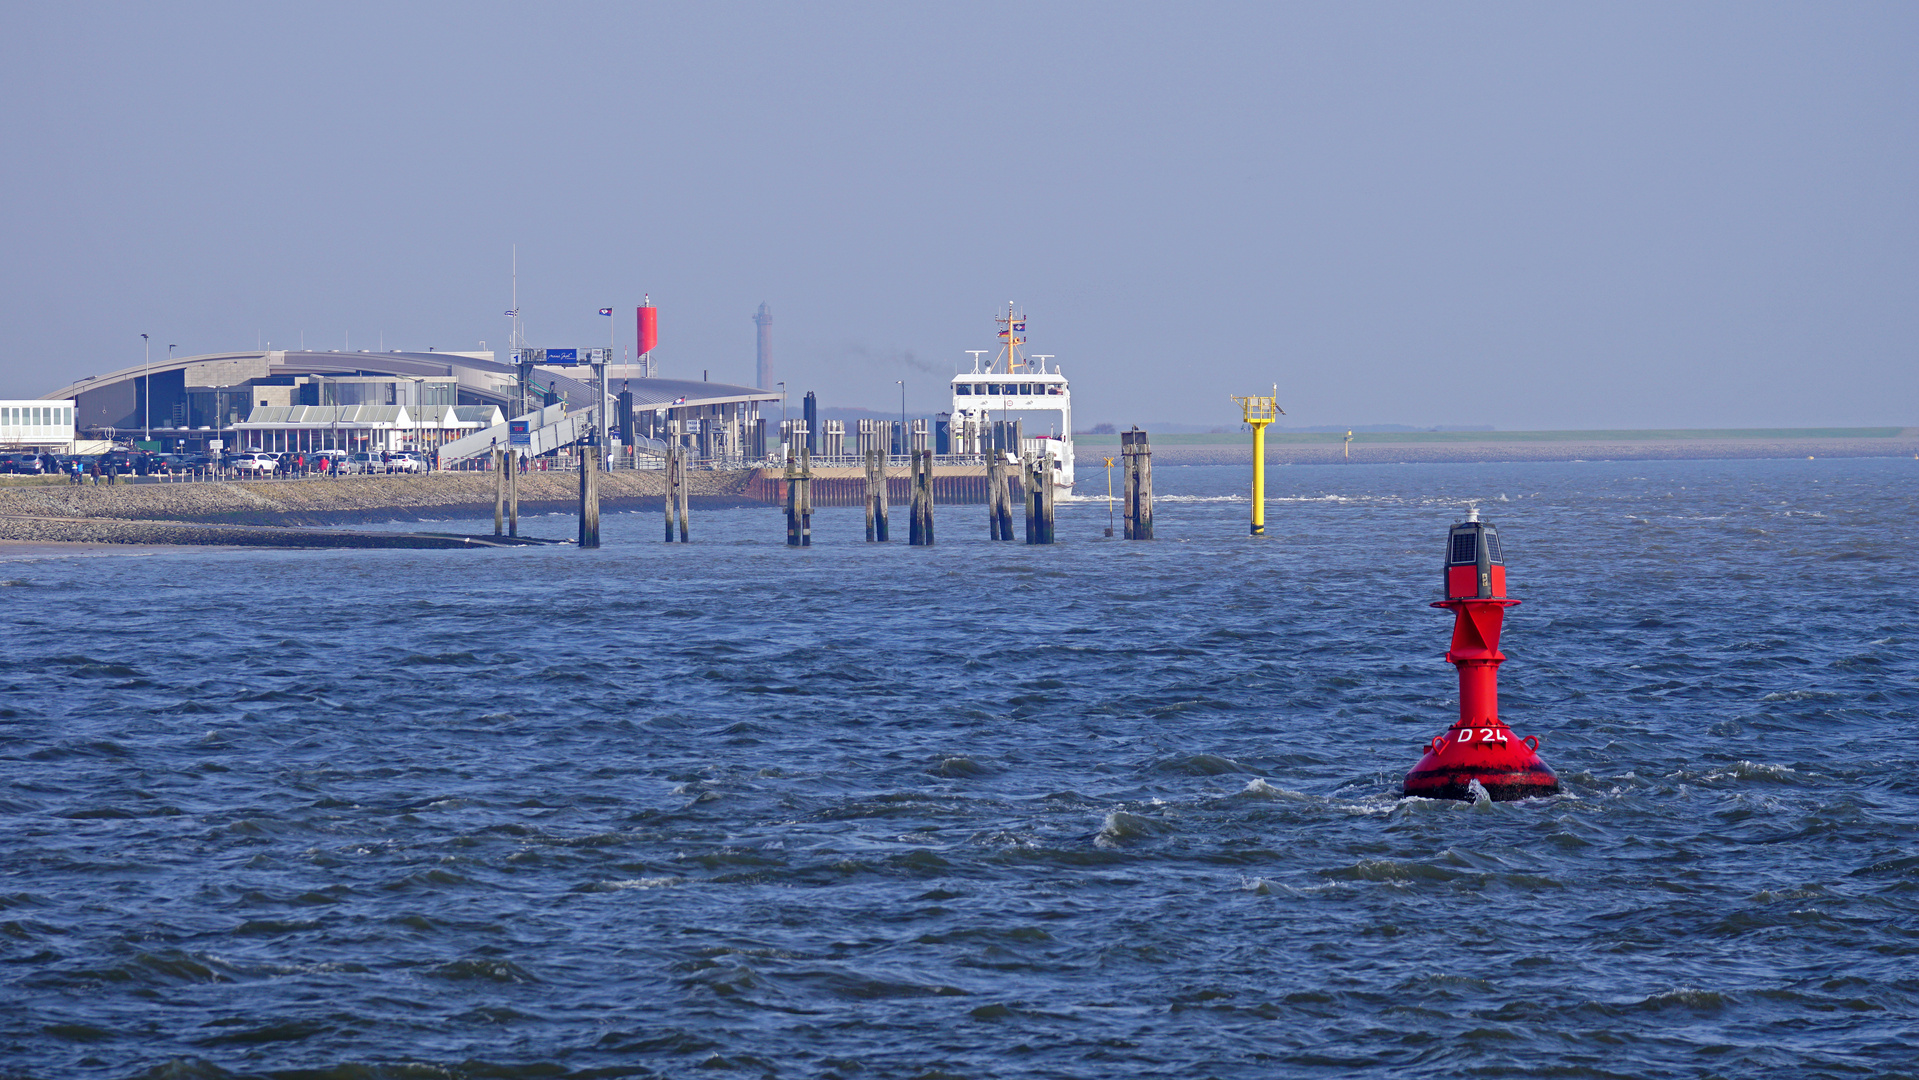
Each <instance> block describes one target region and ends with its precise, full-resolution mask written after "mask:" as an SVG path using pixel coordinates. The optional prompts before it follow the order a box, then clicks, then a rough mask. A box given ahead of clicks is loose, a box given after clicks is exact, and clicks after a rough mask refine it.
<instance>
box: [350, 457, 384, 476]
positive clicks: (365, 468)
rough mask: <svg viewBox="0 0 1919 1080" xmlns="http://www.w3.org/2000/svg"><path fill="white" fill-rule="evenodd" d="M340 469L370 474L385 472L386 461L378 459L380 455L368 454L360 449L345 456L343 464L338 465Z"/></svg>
mask: <svg viewBox="0 0 1919 1080" xmlns="http://www.w3.org/2000/svg"><path fill="white" fill-rule="evenodd" d="M340 471H341V472H349V473H366V474H369V475H371V474H373V473H383V472H386V471H387V467H386V463H385V462H383V461H381V460H380V455H378V454H369V453H366V452H365V451H362V452H360V453H357V454H354V455H353V456H351V457H349V458H347V459H346V462H345V464H343V465H341V466H340Z"/></svg>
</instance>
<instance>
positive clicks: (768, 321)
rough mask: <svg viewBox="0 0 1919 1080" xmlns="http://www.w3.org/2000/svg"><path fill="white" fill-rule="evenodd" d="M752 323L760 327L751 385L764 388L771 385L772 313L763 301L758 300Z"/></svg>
mask: <svg viewBox="0 0 1919 1080" xmlns="http://www.w3.org/2000/svg"><path fill="white" fill-rule="evenodd" d="M753 325H755V326H757V327H759V328H760V355H759V360H758V362H757V363H756V364H755V366H754V368H753V385H754V386H757V387H759V388H760V389H761V390H764V389H766V388H767V387H769V386H772V385H773V313H772V312H771V311H768V310H767V307H766V302H765V301H761V302H760V310H759V313H758V314H756V315H754V316H753Z"/></svg>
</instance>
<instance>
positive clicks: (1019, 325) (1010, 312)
mask: <svg viewBox="0 0 1919 1080" xmlns="http://www.w3.org/2000/svg"><path fill="white" fill-rule="evenodd" d="M993 321H994V322H997V323H999V339H1000V340H1001V341H1002V342H1005V351H1004V352H1002V353H1001V354H1000V355H1001V356H1004V357H1005V358H1006V374H1008V375H1011V374H1013V373H1014V372H1016V371H1018V370H1019V369H1020V368H1021V367H1022V366H1023V365H1024V360H1025V358H1024V357H1022V356H1020V354H1019V347H1020V346H1021V345H1024V344H1026V339H1025V338H1024V337H1021V336H1020V335H1021V334H1024V333H1025V332H1026V316H1025V315H1024V314H1016V313H1015V309H1014V307H1013V302H1012V301H1011V300H1008V301H1007V302H1006V316H1005V317H1004V318H995V319H994V320H993ZM996 359H997V358H996Z"/></svg>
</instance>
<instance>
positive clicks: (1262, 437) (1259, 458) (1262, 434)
mask: <svg viewBox="0 0 1919 1080" xmlns="http://www.w3.org/2000/svg"><path fill="white" fill-rule="evenodd" d="M1266 424H1267V421H1264V420H1260V421H1256V422H1254V424H1253V535H1254V536H1265V535H1266Z"/></svg>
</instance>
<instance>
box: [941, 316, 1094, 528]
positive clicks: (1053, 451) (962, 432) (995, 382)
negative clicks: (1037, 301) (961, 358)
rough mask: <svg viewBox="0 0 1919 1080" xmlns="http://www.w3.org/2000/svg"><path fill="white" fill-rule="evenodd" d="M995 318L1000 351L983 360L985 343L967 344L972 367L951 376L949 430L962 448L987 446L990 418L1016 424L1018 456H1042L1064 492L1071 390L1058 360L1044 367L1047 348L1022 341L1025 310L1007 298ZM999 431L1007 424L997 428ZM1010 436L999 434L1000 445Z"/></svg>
mask: <svg viewBox="0 0 1919 1080" xmlns="http://www.w3.org/2000/svg"><path fill="white" fill-rule="evenodd" d="M995 321H996V322H998V323H999V354H998V355H997V356H995V357H994V358H993V360H992V362H991V363H983V362H982V361H981V359H980V358H981V357H982V356H985V355H986V353H987V351H988V350H986V349H969V350H967V351H968V352H971V353H972V354H973V370H972V371H971V372H970V373H965V374H960V375H955V376H953V415H952V432H953V437H954V442H955V444H956V448H957V449H958V451H959V452H960V453H963V454H969V455H972V454H978V455H984V454H987V453H991V452H992V447H993V438H992V432H993V430H994V425H995V424H1009V425H1010V424H1012V423H1013V422H1016V421H1017V422H1018V423H1019V425H1020V436H1021V437H1020V448H1019V452H1020V454H1021V456H1024V455H1027V454H1033V455H1036V456H1040V457H1044V458H1045V459H1046V461H1047V463H1048V465H1049V466H1050V467H1051V469H1052V474H1053V486H1054V488H1055V489H1056V490H1059V491H1060V492H1061V493H1063V494H1070V493H1071V492H1072V488H1073V395H1072V390H1071V388H1070V387H1069V386H1068V385H1067V383H1066V376H1064V375H1062V374H1060V371H1059V365H1057V364H1055V365H1053V369H1052V370H1051V371H1048V370H1047V369H1046V361H1048V360H1051V359H1052V358H1053V357H1052V354H1050V353H1046V354H1037V353H1036V354H1034V355H1033V356H1032V357H1031V358H1030V359H1029V358H1028V357H1027V355H1026V353H1025V351H1024V350H1023V349H1022V348H1021V346H1023V345H1025V344H1026V315H1025V313H1023V312H1020V311H1017V310H1016V309H1015V308H1014V306H1013V305H1012V304H1010V303H1009V304H1007V305H1006V313H1005V314H1004V315H999V316H995ZM1001 430H1002V431H1004V430H1007V429H1004V428H1002V429H1001ZM1009 443H1010V440H1007V439H1002V442H1001V445H1008V444H1009Z"/></svg>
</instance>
